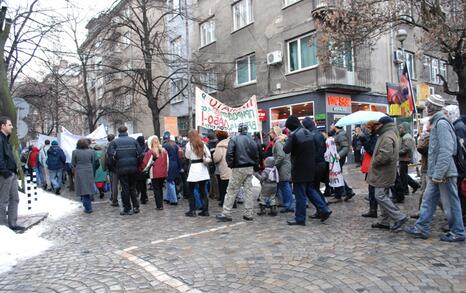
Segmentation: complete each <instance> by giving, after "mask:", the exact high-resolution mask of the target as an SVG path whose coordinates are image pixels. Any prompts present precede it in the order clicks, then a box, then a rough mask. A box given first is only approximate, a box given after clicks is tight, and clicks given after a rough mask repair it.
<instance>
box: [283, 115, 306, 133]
mask: <svg viewBox="0 0 466 293" xmlns="http://www.w3.org/2000/svg"><path fill="white" fill-rule="evenodd" d="M285 126H286V128H288V129H289V130H291V131H295V130H296V129H298V128H299V127H301V126H302V125H301V122H299V119H298V117H296V116H294V115H291V116H290V117H288V119H286V122H285Z"/></svg>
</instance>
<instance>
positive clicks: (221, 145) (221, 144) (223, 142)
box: [217, 138, 230, 148]
mask: <svg viewBox="0 0 466 293" xmlns="http://www.w3.org/2000/svg"><path fill="white" fill-rule="evenodd" d="M229 141H230V139H229V138H225V139H222V140H221V141H219V142H218V143H217V147H219V148H227V147H228V142H229Z"/></svg>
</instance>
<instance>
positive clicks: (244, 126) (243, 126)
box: [238, 122, 248, 133]
mask: <svg viewBox="0 0 466 293" xmlns="http://www.w3.org/2000/svg"><path fill="white" fill-rule="evenodd" d="M238 132H239V133H246V132H248V125H247V124H246V123H242V122H241V123H240V124H238Z"/></svg>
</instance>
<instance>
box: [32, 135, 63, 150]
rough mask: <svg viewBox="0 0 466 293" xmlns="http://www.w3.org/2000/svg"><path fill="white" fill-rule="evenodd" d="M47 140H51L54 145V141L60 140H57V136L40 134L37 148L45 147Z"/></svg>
mask: <svg viewBox="0 0 466 293" xmlns="http://www.w3.org/2000/svg"><path fill="white" fill-rule="evenodd" d="M46 140H49V141H50V143H52V141H54V140H56V141H58V138H56V137H55V136H48V135H43V134H39V137H38V138H37V146H38V147H42V146H43V145H45V141H46Z"/></svg>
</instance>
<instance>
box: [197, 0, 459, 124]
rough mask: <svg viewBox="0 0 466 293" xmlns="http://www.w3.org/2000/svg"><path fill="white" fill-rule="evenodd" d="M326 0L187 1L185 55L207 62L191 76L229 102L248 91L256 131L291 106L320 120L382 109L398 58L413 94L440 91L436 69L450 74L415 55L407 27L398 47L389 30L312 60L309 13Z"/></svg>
mask: <svg viewBox="0 0 466 293" xmlns="http://www.w3.org/2000/svg"><path fill="white" fill-rule="evenodd" d="M328 2H329V1H323V0H269V1H266V0H230V1H221V0H209V1H207V0H197V1H195V2H194V3H193V17H194V18H195V19H197V20H198V21H199V24H197V28H196V27H195V28H194V33H193V41H192V51H193V58H194V59H196V60H197V62H199V63H204V64H206V67H210V68H208V69H206V71H205V72H204V73H203V74H201V75H200V76H199V79H203V80H204V81H206V82H205V84H207V85H210V86H204V89H205V90H206V91H207V92H209V93H210V94H211V95H213V96H215V97H217V98H218V99H219V100H222V101H223V102H225V103H227V104H229V105H232V106H238V105H241V104H242V103H244V102H245V101H246V100H247V99H249V97H251V96H252V95H256V96H257V97H258V103H259V105H258V107H259V108H260V109H261V110H262V111H263V112H265V114H266V119H265V121H263V125H262V126H263V130H264V132H267V131H268V129H270V127H272V126H274V125H279V126H284V123H285V121H286V119H287V118H288V117H289V115H291V114H293V115H297V116H298V117H300V118H303V117H305V116H312V117H314V119H315V120H316V122H317V124H318V125H319V126H322V127H327V128H328V127H329V125H330V124H331V123H333V122H334V121H335V120H336V119H338V118H340V117H342V116H344V115H347V114H349V113H352V112H354V111H358V110H369V111H382V112H386V111H387V110H388V107H387V98H386V83H387V82H396V81H397V79H398V70H399V69H400V66H399V64H400V62H399V61H400V59H402V58H403V59H404V60H406V62H407V64H408V67H409V71H410V73H411V76H412V79H413V88H414V90H415V91H416V95H417V96H419V98H420V99H422V98H425V97H427V95H428V94H429V93H434V92H435V93H441V94H443V93H442V88H441V86H440V80H439V79H438V77H436V74H437V73H442V74H445V75H446V76H448V77H449V78H450V77H451V75H452V74H449V73H448V67H447V65H446V62H445V60H443V59H442V58H441V56H437V55H435V54H432V55H429V54H427V53H426V54H425V55H423V56H418V55H417V49H418V48H417V47H416V43H415V41H414V39H413V35H414V32H412V30H411V29H410V28H407V29H408V32H409V33H408V38H407V40H406V41H405V42H404V50H401V49H402V48H401V45H400V44H399V42H398V41H397V40H396V36H395V35H396V32H391V33H388V34H386V35H384V36H383V37H382V38H380V40H379V41H378V42H377V44H376V45H375V46H374V47H373V48H371V50H359V51H357V52H355V51H354V50H353V48H352V47H351V45H349V46H348V48H344V49H342V50H340V51H341V54H340V55H339V56H337V57H335V58H334V59H333V60H332V61H331V62H330V64H329V65H323V64H319V58H318V55H319V52H318V46H317V43H316V42H317V37H316V23H315V19H314V16H315V13H316V12H318V11H319V10H322V9H326V5H328ZM333 2H334V1H333ZM403 52H404V54H405V56H404V57H403Z"/></svg>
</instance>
